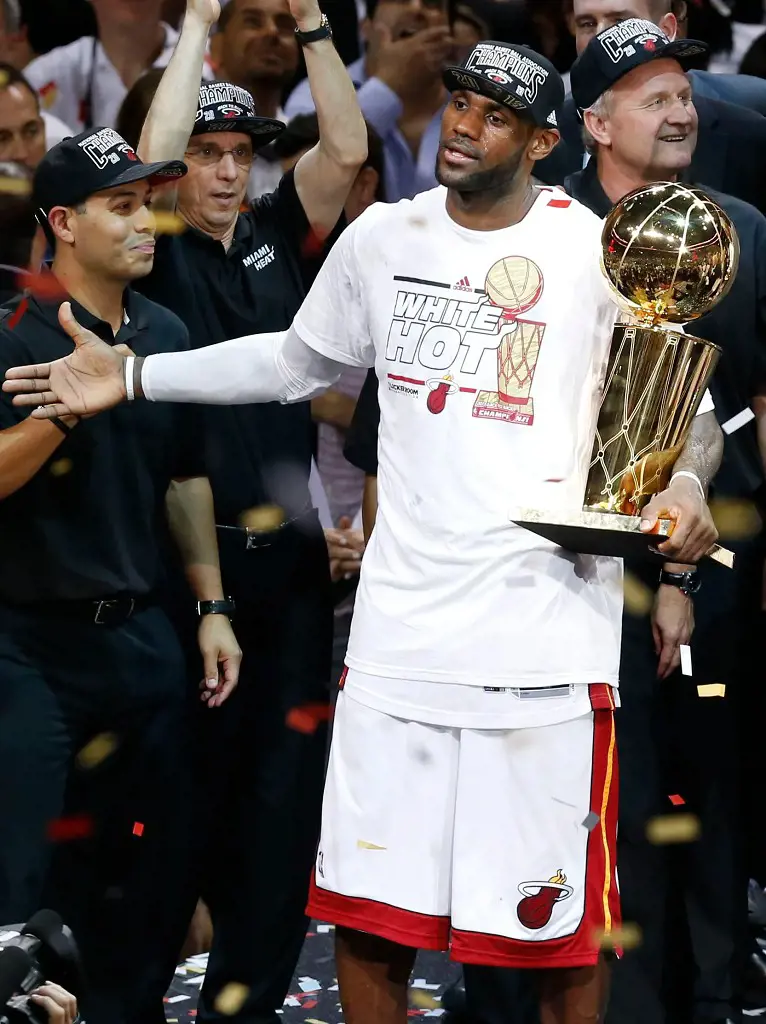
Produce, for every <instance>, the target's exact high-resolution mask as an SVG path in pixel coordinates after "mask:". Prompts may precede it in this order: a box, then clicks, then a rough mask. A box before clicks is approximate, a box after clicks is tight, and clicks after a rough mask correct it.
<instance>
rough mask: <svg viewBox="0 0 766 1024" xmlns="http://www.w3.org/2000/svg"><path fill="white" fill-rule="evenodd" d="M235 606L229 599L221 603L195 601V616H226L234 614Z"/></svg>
mask: <svg viewBox="0 0 766 1024" xmlns="http://www.w3.org/2000/svg"><path fill="white" fill-rule="evenodd" d="M235 607H236V606H235V604H234V602H233V601H232V599H231V598H230V597H227V598H226V599H225V600H223V601H197V615H199V617H200V618H202V616H203V615H228V616H229V617H231V616H232V615H233V614H234V610H235Z"/></svg>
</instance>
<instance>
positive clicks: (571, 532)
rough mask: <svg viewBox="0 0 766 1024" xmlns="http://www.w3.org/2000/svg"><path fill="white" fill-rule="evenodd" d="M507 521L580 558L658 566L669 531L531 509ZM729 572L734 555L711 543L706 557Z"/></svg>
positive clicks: (663, 523)
mask: <svg viewBox="0 0 766 1024" xmlns="http://www.w3.org/2000/svg"><path fill="white" fill-rule="evenodd" d="M509 519H510V520H511V521H512V522H514V523H515V524H516V525H517V526H523V527H524V529H526V530H530V531H531V532H532V533H536V534H537V535H538V536H540V537H544V538H545V539H546V540H549V541H551V542H552V543H553V544H558V546H559V547H561V548H564V549H565V550H566V551H573V552H576V553H577V554H580V555H607V556H609V557H612V558H628V559H633V560H636V559H638V560H642V561H651V562H655V563H657V564H659V563H660V562H661V561H662V554H661V553H658V552H657V551H656V550H655V549H656V546H657V544H661V543H662V541H663V540H665V539H667V538H668V537H669V536H670V534H671V532H672V528H673V522H672V520H670V519H660V520H659V521H658V523H657V527H656V529H655V532H654V533H641V530H640V526H641V518H640V516H622V515H618V514H616V513H614V512H590V511H588V510H587V509H579V510H574V511H567V510H557V511H549V510H544V509H535V508H515V509H511V512H510V515H509ZM706 557H708V558H710V559H712V560H713V561H714V562H718V563H719V564H720V565H724V566H726V567H727V568H729V569H731V568H733V567H734V552H733V551H729V550H727V549H726V548H722V547H721V546H720V545H719V544H715V545H714V546H713V547H712V548H711V549H710V551H708V553H707V556H706Z"/></svg>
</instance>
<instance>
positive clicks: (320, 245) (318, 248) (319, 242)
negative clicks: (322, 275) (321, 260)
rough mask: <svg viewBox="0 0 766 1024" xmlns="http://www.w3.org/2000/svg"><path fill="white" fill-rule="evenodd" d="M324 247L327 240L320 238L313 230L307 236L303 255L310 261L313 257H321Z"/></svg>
mask: <svg viewBox="0 0 766 1024" xmlns="http://www.w3.org/2000/svg"><path fill="white" fill-rule="evenodd" d="M324 245H325V239H324V238H320V237H319V235H318V234H317V233H316V231H314V229H313V228H311V229H310V230H309V233H308V235H306V239H305V241H304V243H303V245H302V246H301V255H302V256H304V257H306V258H308V259H311V257H313V256H321V254H322V250H323V249H324Z"/></svg>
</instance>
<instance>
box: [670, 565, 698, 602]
mask: <svg viewBox="0 0 766 1024" xmlns="http://www.w3.org/2000/svg"><path fill="white" fill-rule="evenodd" d="M660 583H664V584H666V585H667V586H669V587H678V589H679V590H680V591H681V593H682V594H686V596H687V597H691V596H692V595H693V594H696V593H697V591H698V590H699V588H700V587H701V586H702V580H701V579H700V578H699V576H698V574H697V570H696V569H689V570H688V571H687V572H666V571H665V570H664V569H663V570H662V572H661V573H660Z"/></svg>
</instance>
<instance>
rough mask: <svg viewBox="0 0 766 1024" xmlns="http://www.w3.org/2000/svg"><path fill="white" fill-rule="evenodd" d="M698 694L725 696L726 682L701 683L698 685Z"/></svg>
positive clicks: (701, 695) (703, 695)
mask: <svg viewBox="0 0 766 1024" xmlns="http://www.w3.org/2000/svg"><path fill="white" fill-rule="evenodd" d="M697 695H698V696H699V697H725V696H726V684H725V683H700V685H699V686H698V687H697Z"/></svg>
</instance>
